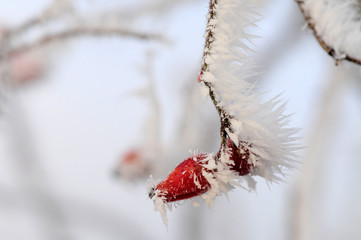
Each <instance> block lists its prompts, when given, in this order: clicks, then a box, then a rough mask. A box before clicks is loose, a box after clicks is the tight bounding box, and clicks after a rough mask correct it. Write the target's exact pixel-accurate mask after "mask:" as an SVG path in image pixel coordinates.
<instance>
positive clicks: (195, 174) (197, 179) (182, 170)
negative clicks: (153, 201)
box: [155, 153, 210, 202]
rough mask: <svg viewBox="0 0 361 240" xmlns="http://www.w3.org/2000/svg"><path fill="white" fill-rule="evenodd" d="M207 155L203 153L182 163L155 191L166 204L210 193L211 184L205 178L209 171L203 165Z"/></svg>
mask: <svg viewBox="0 0 361 240" xmlns="http://www.w3.org/2000/svg"><path fill="white" fill-rule="evenodd" d="M207 156H208V155H207V154H204V153H201V154H197V155H195V156H192V157H189V158H187V159H186V160H184V161H183V162H182V163H180V164H179V165H178V166H177V167H176V168H175V169H174V170H173V171H172V172H171V173H170V174H169V175H168V177H167V178H166V179H165V180H164V181H162V182H160V183H159V184H158V185H157V186H156V188H155V190H156V191H157V190H158V191H157V192H158V196H159V197H161V198H162V199H163V201H164V202H174V201H179V200H184V199H188V198H192V197H195V196H199V195H201V194H203V193H205V192H207V191H208V189H209V188H210V184H209V182H208V181H207V179H206V178H205V177H204V176H203V174H202V171H203V170H204V171H207V169H205V167H203V165H205V164H207V163H206V162H204V160H205V159H206V158H207Z"/></svg>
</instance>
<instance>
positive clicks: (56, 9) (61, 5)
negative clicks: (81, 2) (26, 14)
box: [11, 0, 73, 34]
mask: <svg viewBox="0 0 361 240" xmlns="http://www.w3.org/2000/svg"><path fill="white" fill-rule="evenodd" d="M72 2H73V1H71V0H53V1H52V2H51V3H50V4H49V5H48V6H47V7H46V8H45V9H43V10H42V11H41V12H39V13H38V14H36V15H34V17H32V18H30V19H29V20H27V21H25V22H23V23H22V24H20V25H19V26H17V27H14V28H12V30H11V32H12V34H21V33H23V32H25V31H27V30H29V29H31V28H34V27H37V26H39V25H40V24H46V23H49V22H50V21H51V20H55V19H59V18H60V17H62V16H63V15H64V14H65V13H69V12H72V10H73V6H72Z"/></svg>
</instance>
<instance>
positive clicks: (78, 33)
mask: <svg viewBox="0 0 361 240" xmlns="http://www.w3.org/2000/svg"><path fill="white" fill-rule="evenodd" d="M106 36H118V37H127V38H134V39H139V40H161V39H162V37H161V35H159V34H153V33H141V32H136V31H131V30H126V29H119V28H100V27H97V28H93V27H76V28H71V29H67V30H64V31H61V32H58V33H54V34H49V35H45V36H43V37H41V38H40V39H38V40H36V41H34V42H32V43H29V44H24V45H21V46H19V47H16V48H14V49H11V50H10V51H9V55H10V56H13V55H16V54H19V53H23V52H27V51H29V50H32V49H35V48H37V47H40V46H44V45H47V44H50V43H54V42H57V41H62V40H70V39H72V38H76V37H106Z"/></svg>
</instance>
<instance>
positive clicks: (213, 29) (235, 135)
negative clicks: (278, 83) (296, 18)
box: [150, 0, 298, 222]
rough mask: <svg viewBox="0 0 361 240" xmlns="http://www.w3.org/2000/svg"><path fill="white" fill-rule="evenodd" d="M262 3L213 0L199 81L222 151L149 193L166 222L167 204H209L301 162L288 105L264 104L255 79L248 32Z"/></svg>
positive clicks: (197, 157) (198, 159)
mask: <svg viewBox="0 0 361 240" xmlns="http://www.w3.org/2000/svg"><path fill="white" fill-rule="evenodd" d="M258 4H259V2H258V0H253V1H247V2H246V1H237V0H222V1H218V0H211V1H210V4H209V14H208V24H207V29H206V43H205V48H204V54H203V64H202V70H201V73H200V76H199V79H198V80H199V81H200V82H202V83H203V84H204V85H205V86H206V87H207V88H208V91H209V95H210V97H211V99H212V101H213V104H214V106H215V107H216V109H217V111H218V114H219V117H220V121H221V131H220V135H221V139H222V140H221V147H220V149H219V151H218V153H217V154H216V155H213V154H208V153H194V154H193V155H192V156H191V157H189V158H188V159H186V160H185V161H183V162H182V163H181V164H179V165H178V166H177V167H176V168H175V169H174V170H173V172H171V173H170V174H169V176H168V177H167V178H166V179H165V180H164V181H162V182H160V183H159V184H158V185H157V186H155V187H153V188H152V189H151V191H150V197H151V198H152V199H153V200H154V202H155V204H156V208H157V209H158V210H159V211H160V212H161V213H162V216H163V220H164V221H165V222H166V218H165V210H166V208H165V206H164V203H169V202H174V201H178V200H183V199H188V198H191V197H195V196H201V197H202V198H203V199H204V200H205V201H206V203H207V205H208V206H210V207H211V206H212V204H213V199H214V198H215V197H216V196H218V195H220V194H227V192H228V191H229V190H230V189H233V188H234V187H235V186H241V187H242V186H243V185H241V184H240V183H241V182H242V181H243V180H246V181H247V183H248V188H246V187H244V188H246V189H254V188H255V183H256V182H255V180H254V179H253V178H252V176H255V175H257V176H261V177H263V178H265V179H266V180H268V181H270V182H278V181H280V180H282V176H283V174H284V171H283V169H284V168H292V167H293V162H294V160H295V158H296V155H295V153H294V152H295V151H296V150H297V149H298V147H297V146H296V144H295V138H294V136H293V135H294V134H295V133H296V132H297V130H296V129H293V128H290V127H289V126H288V123H289V115H285V114H284V110H285V103H284V102H283V101H282V100H280V99H279V96H276V97H274V98H273V99H271V100H268V101H263V100H262V98H261V97H262V96H263V95H262V94H261V93H258V92H256V91H255V89H256V86H255V84H254V83H253V82H252V81H251V80H252V79H253V80H254V78H253V77H254V76H256V75H259V74H260V70H259V68H257V67H256V66H255V64H254V60H253V57H254V56H253V50H252V39H254V38H255V37H257V36H254V35H252V34H250V33H248V32H247V31H248V28H250V27H254V26H255V25H256V21H257V20H258V18H259V15H258V14H257V10H258V6H259V5H258Z"/></svg>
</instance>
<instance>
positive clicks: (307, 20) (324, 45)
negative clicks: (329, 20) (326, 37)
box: [296, 0, 361, 66]
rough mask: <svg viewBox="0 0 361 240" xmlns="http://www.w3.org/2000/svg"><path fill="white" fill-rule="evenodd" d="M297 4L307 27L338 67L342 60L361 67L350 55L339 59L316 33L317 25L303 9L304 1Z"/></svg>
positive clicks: (360, 61)
mask: <svg viewBox="0 0 361 240" xmlns="http://www.w3.org/2000/svg"><path fill="white" fill-rule="evenodd" d="M296 3H297V4H298V7H299V8H300V10H301V13H302V15H303V16H304V18H305V20H306V22H307V25H308V27H309V28H310V29H311V31H312V33H313V35H314V36H315V38H316V40H317V41H318V43H319V44H320V45H321V47H322V48H323V50H325V51H326V52H327V53H328V55H330V56H331V57H332V58H333V59H334V60H335V64H336V66H337V65H338V64H339V63H340V61H342V60H347V61H349V62H353V63H355V64H358V65H361V60H360V59H357V58H354V57H352V56H350V55H347V54H346V56H344V57H343V58H339V57H338V56H337V55H336V51H335V49H333V48H332V47H330V46H329V45H327V44H326V43H325V42H324V41H323V39H322V38H321V37H320V36H319V35H318V33H317V31H316V28H315V25H314V23H313V22H312V18H311V17H310V16H309V15H308V13H307V12H306V11H305V9H304V8H303V3H304V1H303V0H297V1H296Z"/></svg>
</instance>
